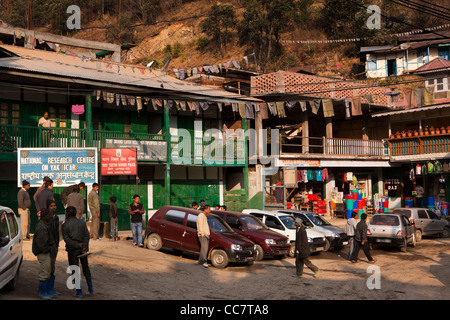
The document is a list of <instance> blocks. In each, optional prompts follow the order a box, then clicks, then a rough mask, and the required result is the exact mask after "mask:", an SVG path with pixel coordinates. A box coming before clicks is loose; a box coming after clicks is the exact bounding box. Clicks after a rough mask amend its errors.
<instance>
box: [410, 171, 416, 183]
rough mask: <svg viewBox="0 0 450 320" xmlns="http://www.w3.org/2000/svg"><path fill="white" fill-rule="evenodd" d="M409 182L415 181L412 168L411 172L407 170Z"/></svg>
mask: <svg viewBox="0 0 450 320" xmlns="http://www.w3.org/2000/svg"><path fill="white" fill-rule="evenodd" d="M409 180H411V181H414V180H416V176H415V170H414V168H412V169H411V170H409Z"/></svg>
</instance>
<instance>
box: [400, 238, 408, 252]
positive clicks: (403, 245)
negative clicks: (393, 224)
mask: <svg viewBox="0 0 450 320" xmlns="http://www.w3.org/2000/svg"><path fill="white" fill-rule="evenodd" d="M406 249H407V243H406V238H403V244H402V246H401V247H400V250H401V251H402V252H406Z"/></svg>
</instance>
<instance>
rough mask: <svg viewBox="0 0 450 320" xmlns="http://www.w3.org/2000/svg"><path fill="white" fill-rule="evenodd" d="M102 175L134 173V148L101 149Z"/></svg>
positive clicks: (135, 166)
mask: <svg viewBox="0 0 450 320" xmlns="http://www.w3.org/2000/svg"><path fill="white" fill-rule="evenodd" d="M100 158H101V163H102V165H101V174H102V176H116V175H136V174H137V152H136V148H116V149H101V150H100Z"/></svg>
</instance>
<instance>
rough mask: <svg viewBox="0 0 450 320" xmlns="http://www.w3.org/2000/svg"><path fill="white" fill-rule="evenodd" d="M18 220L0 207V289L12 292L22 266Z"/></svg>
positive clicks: (7, 209) (12, 212)
mask: <svg viewBox="0 0 450 320" xmlns="http://www.w3.org/2000/svg"><path fill="white" fill-rule="evenodd" d="M22 244H23V243H22V230H21V229H20V219H19V218H17V217H16V215H15V214H14V211H12V210H11V209H10V208H7V207H2V206H0V289H1V288H3V287H4V288H5V289H7V290H14V289H15V288H16V284H17V280H18V278H19V270H20V266H21V265H22V259H23V252H22Z"/></svg>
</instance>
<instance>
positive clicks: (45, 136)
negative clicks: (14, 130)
mask: <svg viewBox="0 0 450 320" xmlns="http://www.w3.org/2000/svg"><path fill="white" fill-rule="evenodd" d="M51 126H52V122H51V121H50V119H49V116H48V112H47V111H46V112H44V115H43V116H42V118H40V119H39V122H38V127H42V146H43V147H44V148H46V147H48V146H49V145H50V138H51V132H50V128H51Z"/></svg>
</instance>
